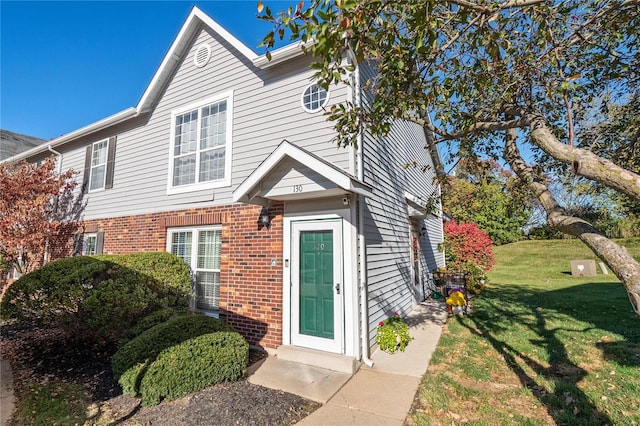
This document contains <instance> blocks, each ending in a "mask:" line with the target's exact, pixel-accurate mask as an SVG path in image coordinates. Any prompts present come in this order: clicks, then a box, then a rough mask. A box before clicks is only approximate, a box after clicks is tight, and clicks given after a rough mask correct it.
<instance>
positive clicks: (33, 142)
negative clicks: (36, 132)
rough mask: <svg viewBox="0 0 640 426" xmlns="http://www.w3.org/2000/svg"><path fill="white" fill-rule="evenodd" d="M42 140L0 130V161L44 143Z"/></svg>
mask: <svg viewBox="0 0 640 426" xmlns="http://www.w3.org/2000/svg"><path fill="white" fill-rule="evenodd" d="M46 142H47V141H45V140H44V139H40V138H36V137H34V136H27V135H22V134H20V133H15V132H10V131H9V130H4V129H0V161H1V160H4V159H6V158H9V157H13V156H15V155H18V154H20V153H21V152H24V151H28V150H30V149H31V148H34V147H36V146H38V145H42V144H43V143H46Z"/></svg>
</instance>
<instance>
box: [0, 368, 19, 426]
mask: <svg viewBox="0 0 640 426" xmlns="http://www.w3.org/2000/svg"><path fill="white" fill-rule="evenodd" d="M15 402H16V400H15V396H14V394H13V374H12V373H11V365H10V364H9V361H7V360H4V359H0V426H5V425H6V424H7V423H8V422H9V418H10V417H11V414H13V410H14V409H15Z"/></svg>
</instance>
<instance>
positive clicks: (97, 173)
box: [89, 140, 109, 191]
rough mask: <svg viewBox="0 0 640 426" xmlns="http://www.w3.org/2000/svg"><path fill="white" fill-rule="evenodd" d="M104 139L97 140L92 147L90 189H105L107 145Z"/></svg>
mask: <svg viewBox="0 0 640 426" xmlns="http://www.w3.org/2000/svg"><path fill="white" fill-rule="evenodd" d="M108 145H109V142H108V141H106V140H104V141H100V142H96V143H94V144H93V145H92V147H91V170H90V173H89V191H93V190H95V189H103V188H104V184H105V178H106V177H107V146H108Z"/></svg>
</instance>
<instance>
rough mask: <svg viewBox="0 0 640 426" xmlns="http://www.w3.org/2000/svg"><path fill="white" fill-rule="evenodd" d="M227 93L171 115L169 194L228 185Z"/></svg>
mask: <svg viewBox="0 0 640 426" xmlns="http://www.w3.org/2000/svg"><path fill="white" fill-rule="evenodd" d="M231 107H232V97H231V93H229V94H226V95H225V96H219V97H216V98H210V99H208V100H206V101H204V102H201V103H200V104H196V105H194V106H190V107H188V108H184V109H182V110H178V111H176V112H174V113H173V114H172V130H171V131H172V144H171V156H170V157H171V164H170V166H169V167H170V173H169V174H170V182H169V192H182V191H184V190H191V189H193V190H197V189H203V188H215V187H220V186H225V185H229V184H230V182H231V179H230V176H229V175H230V172H231V165H230V162H231Z"/></svg>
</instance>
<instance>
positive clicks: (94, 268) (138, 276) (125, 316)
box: [0, 253, 191, 339]
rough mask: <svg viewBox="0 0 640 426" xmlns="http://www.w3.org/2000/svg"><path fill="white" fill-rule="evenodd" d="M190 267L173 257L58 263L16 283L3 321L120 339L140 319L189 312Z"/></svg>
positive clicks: (77, 259)
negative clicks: (174, 309) (166, 311)
mask: <svg viewBox="0 0 640 426" xmlns="http://www.w3.org/2000/svg"><path fill="white" fill-rule="evenodd" d="M190 295H191V276H190V271H189V268H188V266H187V265H186V264H185V263H184V262H183V261H182V260H181V259H180V258H178V257H176V256H174V255H172V254H170V253H134V254H129V255H121V256H116V255H109V256H82V257H73V258H67V259H60V260H57V261H55V262H51V263H49V264H47V265H45V266H43V267H42V268H40V269H39V270H36V271H34V272H31V273H29V274H26V275H24V276H22V277H21V278H20V279H19V280H17V281H16V282H14V283H13V284H12V285H11V286H9V288H8V289H7V292H6V294H5V296H4V297H3V299H2V303H1V305H0V307H1V308H2V317H3V318H15V319H18V320H19V321H28V322H35V323H40V324H46V325H53V326H69V325H73V326H75V327H81V328H85V329H87V331H94V332H96V333H98V334H100V335H102V336H104V337H107V338H112V339H117V338H119V337H120V335H121V334H122V333H123V331H125V330H127V329H128V328H129V326H130V325H131V324H132V323H133V322H135V321H137V320H138V319H139V318H142V317H143V316H145V315H147V314H149V313H150V312H153V311H155V310H157V309H161V308H164V307H186V306H188V301H189V297H190Z"/></svg>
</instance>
